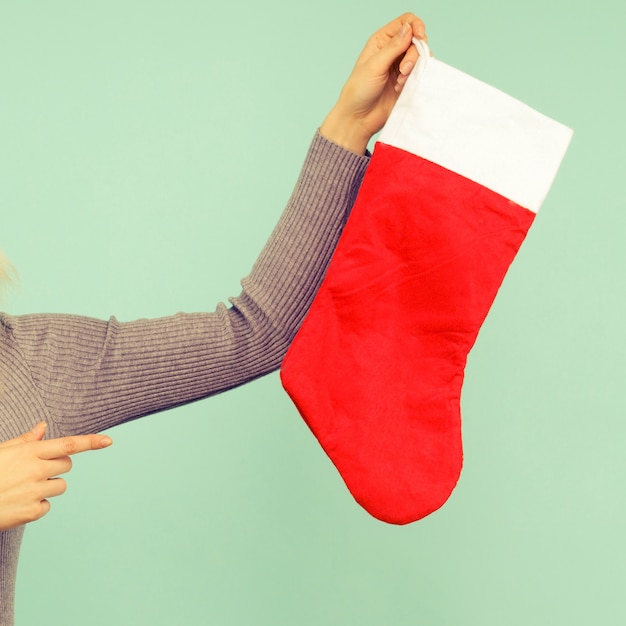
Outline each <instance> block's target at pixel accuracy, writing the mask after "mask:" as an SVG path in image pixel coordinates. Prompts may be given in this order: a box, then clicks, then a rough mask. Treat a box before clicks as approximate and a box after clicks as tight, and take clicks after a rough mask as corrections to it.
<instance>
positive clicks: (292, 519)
mask: <svg viewBox="0 0 626 626" xmlns="http://www.w3.org/2000/svg"><path fill="white" fill-rule="evenodd" d="M618 7H621V4H620V3H618V2H617V0H597V1H596V2H594V3H587V2H584V3H583V2H579V1H577V0H569V1H568V2H566V1H565V0H541V1H539V0H527V1H526V2H515V3H514V2H502V1H501V0H499V1H496V0H476V1H475V2H466V1H465V0H449V1H448V2H445V3H442V2H435V1H431V2H424V3H422V4H421V5H420V4H417V5H415V6H414V7H412V6H409V5H406V4H404V3H399V2H396V1H386V2H368V1H364V0H358V1H357V0H348V1H340V2H337V1H333V2H329V1H327V0H317V1H316V2H309V3H286V2H284V1H283V0H280V1H279V0H269V1H268V2H264V3H257V2H248V1H247V0H244V1H243V2H241V3H220V4H219V6H217V5H216V4H215V3H208V2H200V1H192V0H179V1H177V2H160V1H155V0H153V1H152V2H148V1H147V0H144V1H133V0H126V1H124V2H121V1H120V0H108V1H107V2H90V1H80V2H79V1H78V0H74V1H67V0H58V1H56V2H35V1H29V0H22V1H21V2H12V1H5V2H2V4H1V5H0V80H1V83H0V84H1V93H0V124H1V126H0V133H1V134H0V172H1V177H0V206H1V211H2V213H1V215H2V231H1V233H2V239H1V242H0V245H1V246H2V247H3V248H4V249H5V251H6V252H7V254H8V255H9V256H10V257H11V259H12V260H13V261H14V263H15V264H16V265H17V267H18V269H19V272H20V278H21V286H20V289H19V291H17V292H14V293H12V294H11V295H10V299H9V301H8V303H7V307H6V308H7V309H8V310H9V311H10V312H13V313H25V312H39V311H55V312H56V311H59V312H72V313H79V314H85V315H93V316H98V317H107V316H109V315H110V314H115V315H117V316H118V317H119V318H120V319H122V320H129V319H134V318H137V317H145V316H157V315H165V314H169V313H173V312H175V311H178V310H187V311H193V310H206V309H212V308H213V307H214V306H215V303H216V302H217V301H218V300H223V299H225V298H226V297H227V296H229V295H233V294H236V293H238V291H239V284H238V281H239V279H240V278H241V277H242V276H244V275H245V274H246V273H247V272H248V270H249V268H250V266H251V264H252V262H253V260H254V259H255V257H256V254H257V253H258V251H259V250H260V248H261V246H262V245H263V242H264V241H265V239H266V237H267V236H268V234H269V232H270V231H271V228H272V226H273V224H274V222H275V220H276V219H277V217H278V215H279V214H280V211H281V210H282V207H283V205H284V203H285V201H286V200H287V198H288V195H289V193H290V190H291V187H292V185H293V183H294V181H295V179H296V176H297V173H298V171H299V167H300V163H301V161H302V158H303V157H304V154H305V152H306V148H307V146H308V143H309V141H310V139H311V137H312V135H313V132H314V130H315V128H316V127H317V126H318V124H319V123H320V121H321V119H322V118H323V116H324V114H325V112H326V111H327V110H328V109H329V107H330V106H331V105H332V104H333V102H334V99H335V97H336V94H337V92H338V90H339V89H340V87H341V84H342V83H343V80H344V79H345V77H346V76H347V74H348V73H349V70H350V68H351V66H352V64H353V61H354V59H355V58H356V56H357V54H358V52H359V51H360V49H361V47H362V45H363V43H364V41H365V40H366V38H367V37H368V36H369V34H370V33H371V32H373V31H374V30H376V29H377V28H378V27H379V26H381V25H382V24H384V23H386V22H387V21H389V20H390V19H392V18H393V17H395V16H396V15H398V14H400V13H402V12H403V11H405V10H407V9H410V10H413V11H414V12H416V13H418V14H419V15H421V16H422V17H423V18H424V19H425V21H426V22H427V24H428V30H429V35H430V40H431V45H432V48H433V50H434V51H435V53H436V54H437V56H438V57H439V58H440V59H442V60H443V61H446V62H448V63H450V64H452V65H455V66H457V67H459V68H460V69H463V70H465V71H467V72H468V73H470V74H473V75H475V76H477V77H478V78H481V79H483V80H485V81H486V82H488V83H491V84H493V85H494V86H496V87H499V88H501V89H502V90H504V91H507V92H508V93H510V94H512V95H514V96H517V97H518V98H520V99H522V100H523V101H525V102H527V103H528V104H530V105H531V106H534V107H535V108H538V109H539V110H541V111H542V112H543V113H545V114H547V115H550V116H552V117H555V118H557V119H558V120H559V121H561V122H563V123H565V124H567V125H569V126H571V127H573V128H574V129H575V131H576V135H575V138H574V140H573V143H572V145H571V148H570V151H569V153H568V154H567V157H566V159H565V161H564V163H563V166H562V169H561V171H560V173H559V175H558V178H557V180H556V182H555V184H554V186H553V188H552V191H551V193H550V195H549V197H548V199H547V201H546V202H545V204H544V206H543V208H542V210H541V212H540V214H539V216H538V219H537V220H536V222H535V224H534V226H533V228H532V229H531V232H530V234H529V236H528V238H527V240H526V242H525V244H524V246H523V247H522V250H521V251H520V253H519V255H518V257H517V259H516V261H515V263H514V264H513V266H512V268H511V270H510V272H509V275H508V276H507V279H506V281H505V283H504V285H503V288H502V290H501V292H500V295H499V296H498V299H497V301H496V303H495V305H494V307H493V309H492V311H491V313H490V315H489V317H488V319H487V321H486V323H485V325H484V327H483V329H482V332H481V334H480V336H479V339H478V342H477V344H476V347H475V349H474V351H473V352H472V354H471V355H470V359H469V363H468V367H467V371H466V383H465V387H464V395H463V417H464V441H465V469H464V472H463V475H462V479H461V481H460V484H459V486H458V488H457V489H456V490H455V492H454V493H453V495H452V497H451V499H450V500H449V502H448V503H447V504H446V505H445V506H444V507H443V508H442V509H441V510H440V511H438V512H437V513H435V514H433V515H432V516H430V517H429V518H426V519H425V520H423V521H420V522H418V523H415V524H412V525H409V526H407V527H402V528H398V527H392V526H387V525H384V524H382V523H380V522H377V521H375V520H374V519H373V518H370V517H369V516H368V515H367V514H366V513H365V512H364V511H363V510H362V509H361V508H360V507H359V506H358V505H356V504H355V503H354V501H353V500H352V498H351V497H350V495H349V494H348V492H347V491H346V489H345V487H344V485H343V483H342V482H341V479H340V478H339V476H338V475H337V473H336V472H335V470H334V468H333V467H332V465H331V464H330V462H329V461H328V459H327V458H326V457H325V456H324V454H323V452H322V451H321V449H320V448H319V446H318V445H317V443H316V442H315V440H314V439H313V437H312V436H311V435H310V433H309V432H308V431H307V429H306V427H305V425H304V423H303V422H302V421H301V419H300V417H299V416H298V414H297V412H296V410H295V409H294V407H293V406H292V405H291V403H290V401H289V400H288V398H287V397H286V395H285V394H284V393H283V392H282V390H281V388H280V384H279V380H278V376H277V375H271V376H269V377H267V378H265V379H263V380H261V381H257V382H255V383H253V384H251V385H248V386H247V387H245V388H242V389H239V390H236V391H233V392H230V393H228V394H225V395H221V396H219V397H216V398H213V399H210V400H208V401H204V402H202V403H198V404H195V405H192V406H189V407H186V408H181V409H176V410H173V411H170V412H167V413H165V414H161V415H158V416H154V417H151V418H149V419H146V420H142V421H139V422H136V423H133V424H130V425H126V426H124V427H121V428H119V429H116V430H114V431H113V432H112V433H111V434H112V435H113V436H114V438H115V445H114V447H113V448H111V449H110V450H107V451H104V452H101V453H94V454H90V455H82V456H81V457H79V458H76V462H75V469H74V471H73V472H72V474H71V475H70V476H69V490H68V493H67V494H66V495H65V496H64V497H62V498H58V499H56V500H55V501H54V502H53V512H52V513H51V514H50V515H49V516H48V517H47V518H46V519H45V520H44V521H42V522H40V523H37V524H33V525H31V526H30V527H29V528H28V530H27V534H26V539H25V544H24V547H23V551H22V558H21V564H20V573H19V580H18V597H17V617H18V625H21V626H26V625H30V624H42V623H55V624H65V625H67V626H71V625H83V624H91V625H92V626H97V625H107V626H109V625H111V624H123V625H126V624H128V625H131V624H132V625H144V624H145V625H148V624H149V625H151V626H159V625H168V626H171V625H173V624H176V625H178V624H181V625H189V624H215V625H220V626H221V625H224V626H242V625H248V624H254V625H255V626H261V625H263V626H264V625H268V626H270V625H271V626H281V625H289V626H292V625H294V624H297V625H299V626H309V625H322V624H330V625H335V624H337V625H342V626H347V625H356V624H358V625H359V626H369V625H374V624H375V625H381V624H385V625H387V624H389V625H394V626H409V625H410V626H413V625H428V626H448V625H454V626H457V625H462V626H474V625H476V626H502V625H507V626H518V625H519V626H522V625H523V626H527V625H528V624H534V625H537V624H539V625H549V626H560V625H567V626H574V625H579V624H580V625H585V626H588V625H589V624H602V625H603V626H609V625H621V624H624V623H625V620H626V607H625V606H624V602H625V600H624V588H625V586H626V585H625V583H626V571H625V564H624V563H625V557H626V550H625V539H624V518H625V516H626V503H625V501H624V482H625V478H626V462H625V461H624V456H623V455H624V453H623V450H624V441H625V438H626V419H625V413H626V411H625V409H626V402H625V400H624V393H623V390H624V382H623V379H624V373H625V369H626V368H625V365H626V359H625V356H624V355H625V350H624V348H625V343H626V342H625V339H626V333H625V331H624V309H625V307H624V304H625V302H626V296H625V295H624V291H625V290H624V286H625V281H624V267H625V261H626V253H625V252H624V234H625V232H626V228H625V227H626V217H625V211H624V200H623V197H624V193H623V186H624V182H623V181H624V165H625V164H626V161H625V158H624V157H625V148H624V145H625V140H626V133H625V132H624V131H625V129H624V125H625V123H624V105H625V104H626V99H625V97H624V96H625V88H624V79H623V71H624V70H623V68H624V62H625V61H626V59H625V58H624V57H625V54H624V48H623V42H622V40H623V24H624V19H623V18H624V11H623V9H622V8H618Z"/></svg>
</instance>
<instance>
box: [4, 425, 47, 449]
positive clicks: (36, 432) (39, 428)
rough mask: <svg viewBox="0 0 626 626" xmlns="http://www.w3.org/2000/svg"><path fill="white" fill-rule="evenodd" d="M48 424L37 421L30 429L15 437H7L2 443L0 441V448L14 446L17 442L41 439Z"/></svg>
mask: <svg viewBox="0 0 626 626" xmlns="http://www.w3.org/2000/svg"><path fill="white" fill-rule="evenodd" d="M47 427H48V425H47V424H46V423H45V422H39V424H36V425H35V426H34V427H33V429H32V430H29V431H28V432H26V433H22V434H21V435H19V436H18V437H15V439H9V440H8V441H5V442H3V443H0V448H6V447H7V446H14V445H15V444H18V443H29V442H31V441H41V440H42V439H43V437H44V435H45V434H46V428H47Z"/></svg>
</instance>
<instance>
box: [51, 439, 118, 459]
mask: <svg viewBox="0 0 626 626" xmlns="http://www.w3.org/2000/svg"><path fill="white" fill-rule="evenodd" d="M112 443H113V441H112V440H111V438H110V437H107V436H104V435H75V436H71V437H59V438H58V439H50V440H48V441H42V442H41V443H40V447H39V458H40V459H46V460H49V459H57V458H59V457H62V456H71V455H72V454H77V453H78V452H85V451H87V450H100V449H102V448H108V447H109V446H110V445H111V444H112Z"/></svg>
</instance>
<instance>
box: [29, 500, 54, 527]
mask: <svg viewBox="0 0 626 626" xmlns="http://www.w3.org/2000/svg"><path fill="white" fill-rule="evenodd" d="M49 511H50V503H49V502H48V501H47V500H42V501H41V502H40V503H39V506H37V507H36V510H35V511H34V513H33V515H32V516H31V520H32V521H33V522H34V521H36V520H38V519H41V518H42V517H43V516H44V515H46V513H48V512H49Z"/></svg>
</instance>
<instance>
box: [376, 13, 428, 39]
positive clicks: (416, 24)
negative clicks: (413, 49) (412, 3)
mask: <svg viewBox="0 0 626 626" xmlns="http://www.w3.org/2000/svg"><path fill="white" fill-rule="evenodd" d="M403 24H410V25H411V28H412V29H413V34H414V36H415V37H424V36H425V35H426V25H425V24H424V22H423V21H422V20H421V19H420V18H419V17H417V15H415V14H414V13H403V14H402V15H400V17H397V18H396V19H395V20H392V21H391V22H389V24H386V25H385V26H383V27H382V28H381V29H380V31H379V32H380V33H384V34H385V35H386V37H387V38H388V39H391V38H392V37H394V36H395V35H396V33H397V32H398V31H399V30H400V28H401V27H402V25H403Z"/></svg>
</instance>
